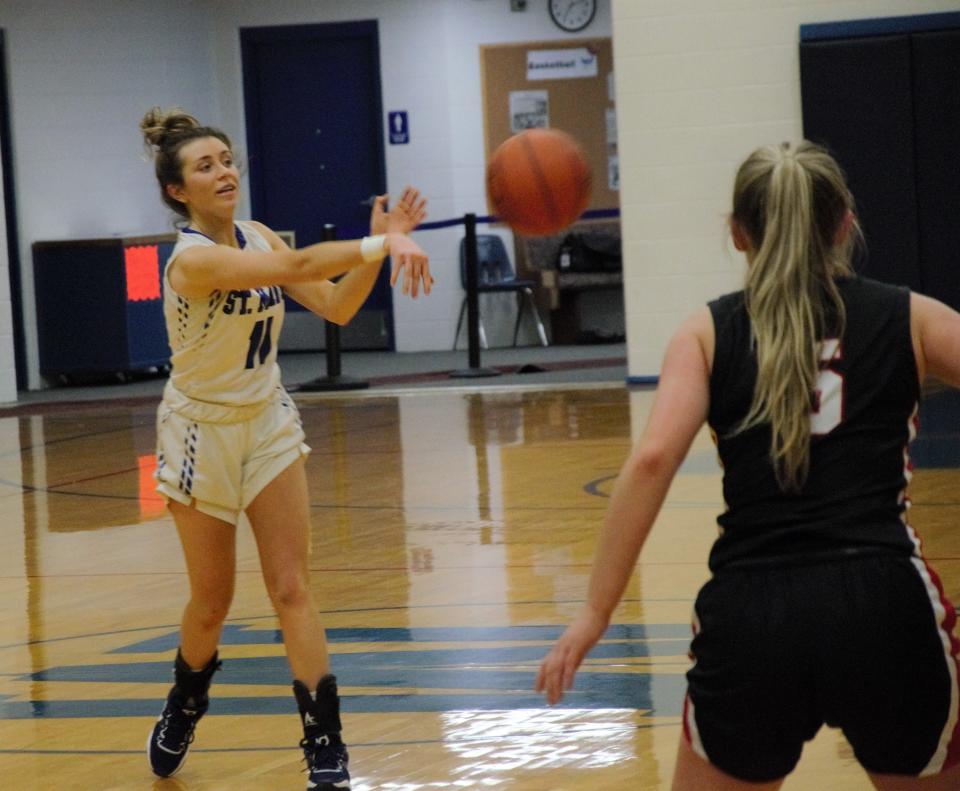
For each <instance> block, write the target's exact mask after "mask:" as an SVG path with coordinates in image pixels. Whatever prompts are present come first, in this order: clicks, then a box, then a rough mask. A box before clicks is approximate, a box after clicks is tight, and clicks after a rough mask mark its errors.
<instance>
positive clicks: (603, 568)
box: [537, 142, 960, 791]
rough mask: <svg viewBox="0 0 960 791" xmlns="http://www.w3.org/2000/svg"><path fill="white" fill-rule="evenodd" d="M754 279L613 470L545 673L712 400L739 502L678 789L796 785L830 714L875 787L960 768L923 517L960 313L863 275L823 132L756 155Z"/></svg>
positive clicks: (676, 371) (751, 193)
mask: <svg viewBox="0 0 960 791" xmlns="http://www.w3.org/2000/svg"><path fill="white" fill-rule="evenodd" d="M733 203H734V206H733V213H732V216H731V221H730V223H731V230H732V234H733V238H734V243H735V246H736V247H737V248H738V249H739V250H742V251H743V252H745V253H746V257H747V262H748V272H747V277H746V286H745V288H744V290H743V291H740V292H737V293H734V294H729V295H727V296H724V297H721V298H720V299H718V300H716V301H714V302H711V303H710V305H709V306H705V307H704V308H702V309H700V310H699V311H698V312H697V313H695V314H694V315H693V316H692V317H691V318H690V319H688V320H687V321H686V322H685V323H684V324H683V326H682V327H681V328H680V330H679V331H678V332H677V333H676V335H675V336H674V337H673V339H672V340H671V342H670V344H669V347H668V349H667V353H666V356H665V359H664V364H663V370H662V372H661V377H660V384H659V387H658V391H657V397H656V399H655V402H654V405H653V407H652V408H651V413H650V416H649V420H648V423H647V426H646V428H645V429H644V433H643V435H642V437H641V439H640V441H639V442H638V444H637V446H636V448H635V449H634V450H633V452H632V453H631V455H630V457H629V459H628V460H627V462H626V463H625V465H624V467H623V469H622V470H621V472H620V475H619V477H618V479H617V483H616V485H615V487H614V491H613V495H612V498H611V502H610V506H609V509H608V512H607V516H606V519H605V524H604V528H603V532H602V534H601V539H600V545H599V548H598V550H597V556H596V558H595V561H594V570H593V574H592V576H591V579H590V588H589V593H588V598H587V602H586V605H585V606H584V608H583V610H582V611H581V613H580V614H579V615H578V616H577V618H576V619H575V621H574V623H573V624H572V625H571V626H570V627H569V628H568V629H567V630H566V632H565V633H564V634H563V636H562V637H561V638H560V639H559V641H558V642H557V644H556V645H555V646H554V648H553V650H552V651H551V653H550V654H549V655H548V656H547V657H546V659H544V661H543V664H542V666H541V669H540V674H539V676H538V678H537V689H538V690H542V691H544V692H545V693H546V695H547V699H548V701H549V702H551V703H554V702H557V701H558V700H560V698H561V697H562V695H563V692H564V690H566V689H569V688H570V686H571V684H572V682H573V676H574V673H575V672H576V669H577V667H578V666H579V664H580V662H581V661H582V659H583V657H584V655H585V654H586V652H587V651H588V650H589V649H590V648H591V647H592V646H593V645H594V644H595V643H596V641H597V640H599V639H600V637H601V636H602V635H603V633H604V631H605V630H606V627H607V625H608V623H609V619H610V614H611V612H612V611H613V609H614V607H615V606H616V604H617V603H618V601H619V599H620V597H621V596H622V594H623V590H624V587H625V585H626V582H627V580H628V578H629V576H630V574H631V573H632V571H633V568H634V564H635V563H636V559H637V555H638V553H639V551H640V549H641V547H642V545H643V542H644V540H645V538H646V536H647V534H648V532H649V530H650V527H651V526H652V524H653V521H654V518H655V517H656V515H657V512H658V511H659V509H660V506H661V504H662V502H663V498H664V497H665V495H666V492H667V489H668V487H669V485H670V481H671V480H672V478H673V476H674V474H675V473H676V471H677V469H678V467H679V465H680V463H681V462H682V461H683V458H684V456H685V455H686V453H687V451H688V449H689V447H690V444H691V442H692V441H693V439H694V436H695V435H696V434H697V432H698V431H699V429H700V427H701V426H702V425H703V423H704V422H705V421H706V422H707V423H708V424H709V425H710V428H711V429H712V431H713V433H714V435H715V437H716V440H717V447H718V451H719V455H720V461H721V462H722V464H723V470H724V472H723V491H724V499H725V502H726V505H727V509H726V511H725V512H724V513H723V515H722V516H720V518H719V520H718V521H719V524H720V537H719V539H718V540H717V541H716V543H715V544H714V547H713V549H712V551H711V554H710V569H711V571H712V572H713V576H712V578H711V579H710V580H709V581H708V582H707V583H706V585H705V586H704V587H703V589H702V590H701V591H700V593H699V595H698V597H697V601H696V605H695V608H694V633H695V636H694V639H693V643H692V654H693V656H694V658H695V663H694V666H693V668H692V669H691V670H690V671H689V673H688V674H687V679H688V694H687V696H686V699H685V701H684V711H683V738H682V739H681V742H680V748H679V754H678V759H677V766H676V770H675V774H674V781H673V788H674V789H675V791H688V790H689V791H701V790H702V789H714V790H717V791H728V790H729V791H733V790H734V789H758V788H759V789H776V788H779V787H780V785H781V784H782V782H783V780H784V778H785V777H786V776H787V775H788V774H789V773H790V772H791V771H792V769H793V768H794V766H795V765H796V763H797V761H798V759H799V758H800V753H801V750H802V748H803V744H804V742H805V741H808V740H810V739H812V738H813V736H814V734H815V733H816V732H817V731H818V730H819V728H820V727H821V726H822V725H824V724H827V725H830V726H832V727H838V728H841V729H842V731H843V733H844V735H845V736H846V738H847V740H848V741H849V742H850V744H851V745H852V747H853V750H854V754H855V755H856V757H857V759H858V761H859V762H860V763H861V765H862V766H863V767H864V769H865V770H866V771H867V772H868V775H869V777H870V780H871V782H872V783H873V784H874V786H875V787H876V788H879V789H888V790H889V791H893V790H894V789H906V788H916V789H929V790H930V791H934V790H935V789H936V790H938V791H939V790H940V789H943V790H945V789H958V788H960V726H958V697H960V696H958V686H957V683H958V660H957V657H958V653H960V641H958V638H957V634H956V629H955V625H956V616H955V612H954V609H953V606H952V605H951V604H950V602H949V601H948V600H947V598H946V596H945V595H944V592H943V588H942V586H941V584H940V582H939V579H938V578H937V576H936V574H935V573H934V572H933V570H932V569H931V568H930V567H929V566H928V565H927V563H926V562H925V560H924V559H923V556H922V554H921V552H920V541H919V538H918V537H917V535H916V533H915V532H914V530H913V529H912V528H911V527H910V525H909V522H908V520H907V507H908V505H909V500H908V498H907V495H906V487H907V483H908V482H909V479H910V462H909V456H908V453H907V449H908V445H909V442H910V440H911V439H912V438H913V436H914V434H915V431H916V425H917V421H916V416H917V403H918V400H919V396H920V382H921V381H922V380H923V377H924V376H925V374H926V373H930V374H933V375H935V376H937V377H938V378H940V379H942V380H944V381H946V382H948V383H950V384H953V385H960V314H957V313H955V312H954V311H953V310H951V309H950V308H948V307H946V306H945V305H943V304H941V303H939V302H936V301H935V300H932V299H929V298H927V297H923V296H920V295H917V294H911V293H910V292H909V291H908V290H907V289H905V288H898V287H894V286H888V285H884V284H881V283H877V282H874V281H871V280H868V279H865V278H861V277H857V276H856V275H855V274H854V272H853V270H852V267H851V263H850V261H851V249H852V242H853V240H854V239H855V238H856V236H857V235H858V234H859V230H858V228H857V225H856V220H855V218H854V215H853V201H852V198H851V196H850V194H849V191H848V189H847V186H846V184H845V182H844V179H843V174H842V172H841V171H840V169H839V167H838V165H837V164H836V162H835V161H834V160H833V159H832V158H831V157H830V156H829V155H828V154H827V153H826V152H824V151H823V150H822V149H820V148H818V147H816V146H814V145H812V144H810V143H806V142H804V143H801V144H799V145H797V146H793V145H787V144H785V145H783V146H779V147H765V148H761V149H758V150H757V151H755V152H754V153H753V154H751V156H750V157H749V158H748V159H747V160H746V161H745V162H744V163H743V165H742V166H741V167H740V169H739V171H738V174H737V179H736V183H735V186H734V201H733Z"/></svg>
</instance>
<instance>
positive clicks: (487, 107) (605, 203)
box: [480, 38, 620, 209]
mask: <svg viewBox="0 0 960 791" xmlns="http://www.w3.org/2000/svg"><path fill="white" fill-rule="evenodd" d="M581 48H586V49H587V50H588V51H589V52H590V53H593V54H595V55H596V58H597V64H596V76H584V77H574V76H564V77H562V78H560V79H529V78H528V74H529V73H530V72H528V54H529V53H530V52H533V51H538V50H572V49H581ZM480 72H481V79H482V90H483V120H484V146H485V153H486V161H489V159H490V155H491V154H492V153H493V151H494V150H495V149H496V147H497V146H499V145H500V144H501V143H502V142H503V141H504V140H506V139H507V138H508V137H510V136H511V135H513V134H514V133H515V132H516V131H518V129H519V128H522V125H523V124H524V123H529V124H530V125H541V124H542V122H543V120H542V118H541V117H539V116H541V115H542V114H543V113H544V111H545V115H546V119H547V123H546V125H547V126H549V127H551V128H553V129H560V130H562V131H564V132H567V133H569V134H571V135H573V137H575V138H576V139H577V140H578V141H579V143H580V145H581V146H583V149H584V151H585V152H586V155H587V159H588V161H589V163H590V169H591V171H592V174H593V196H592V199H591V202H590V206H589V208H591V209H615V208H619V206H620V193H619V161H618V159H617V140H616V113H615V102H614V94H613V47H612V46H611V42H610V39H609V38H582V39H581V38H578V39H564V40H562V41H533V42H526V43H519V44H489V45H481V47H480ZM544 92H545V96H544ZM541 98H545V99H546V102H545V108H544V106H543V102H541V101H540V99H541ZM525 110H528V111H529V113H526V114H525V113H524V111H525ZM518 124H519V125H520V126H519V127H518ZM611 185H612V186H611Z"/></svg>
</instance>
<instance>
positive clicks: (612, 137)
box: [606, 107, 617, 146]
mask: <svg viewBox="0 0 960 791" xmlns="http://www.w3.org/2000/svg"><path fill="white" fill-rule="evenodd" d="M606 120H607V145H608V146H615V145H616V144H617V111H616V110H614V109H613V108H612V107H608V108H607V112H606Z"/></svg>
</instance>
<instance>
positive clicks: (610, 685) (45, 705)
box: [0, 673, 686, 721]
mask: <svg viewBox="0 0 960 791" xmlns="http://www.w3.org/2000/svg"><path fill="white" fill-rule="evenodd" d="M532 679H533V676H532V674H530V681H531V684H530V686H529V687H528V691H522V692H521V691H519V690H517V691H514V692H509V691H507V692H504V691H502V690H499V691H498V694H484V693H471V692H464V693H460V694H430V693H427V694H414V695H407V694H396V695H343V694H341V696H340V710H341V711H342V712H345V713H348V714H409V713H438V712H443V711H515V710H517V709H545V708H546V705H545V703H544V699H543V696H542V695H538V694H537V693H535V692H533V690H532ZM651 686H652V683H651V677H650V676H644V675H641V674H614V673H597V674H593V675H591V674H589V673H588V674H583V673H581V675H580V676H578V677H577V686H576V687H575V688H574V689H572V690H570V691H568V692H567V693H566V694H565V696H564V700H563V702H562V703H560V704H557V705H556V706H553V707H551V708H553V709H591V710H593V709H628V710H636V709H640V710H643V711H645V712H650V713H651V714H655V715H657V716H669V717H676V716H679V715H680V713H681V704H682V702H683V696H684V692H685V690H686V677H685V676H683V675H680V674H673V675H669V674H663V675H661V676H659V677H658V679H657V694H656V698H657V700H656V701H655V700H654V696H653V695H652V694H651ZM660 701H662V703H661V702H660ZM162 706H163V700H162V697H153V698H108V699H102V700H68V699H64V698H56V699H54V700H49V701H47V700H43V701H41V700H35V701H15V702H3V703H0V721H3V720H35V719H89V718H93V717H156V716H157V714H158V713H159V710H160V708H162ZM294 711H296V704H295V703H294V700H293V695H292V694H290V695H284V696H282V697H279V696H272V695H270V696H258V697H222V696H218V695H213V696H211V699H210V710H209V715H273V714H290V713H292V712H294Z"/></svg>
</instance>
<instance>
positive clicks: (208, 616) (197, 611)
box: [190, 594, 232, 629]
mask: <svg viewBox="0 0 960 791" xmlns="http://www.w3.org/2000/svg"><path fill="white" fill-rule="evenodd" d="M231 598H232V597H231V596H224V595H222V594H217V595H214V596H210V597H206V596H201V597H198V596H194V597H193V598H192V599H191V602H190V605H191V610H192V613H193V616H194V619H195V620H196V622H197V624H198V625H199V626H200V627H201V628H202V629H218V628H220V626H221V625H222V624H223V622H224V621H225V620H226V618H227V614H228V613H229V612H230V600H231Z"/></svg>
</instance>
